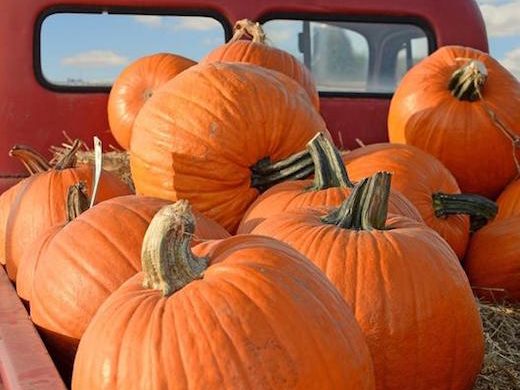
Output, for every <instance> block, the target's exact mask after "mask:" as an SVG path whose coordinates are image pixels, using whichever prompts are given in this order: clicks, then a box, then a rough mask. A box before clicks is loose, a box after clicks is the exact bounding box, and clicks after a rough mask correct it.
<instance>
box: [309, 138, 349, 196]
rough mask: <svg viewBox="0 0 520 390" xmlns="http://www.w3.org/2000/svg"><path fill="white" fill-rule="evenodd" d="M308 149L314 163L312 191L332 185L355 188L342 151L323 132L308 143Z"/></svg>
mask: <svg viewBox="0 0 520 390" xmlns="http://www.w3.org/2000/svg"><path fill="white" fill-rule="evenodd" d="M307 149H308V151H309V154H310V155H311V157H312V161H313V163H314V185H313V186H312V187H311V188H310V190H312V191H319V190H324V189H326V188H331V187H340V188H353V187H354V184H352V182H351V181H350V179H349V177H348V173H347V169H346V168H345V164H344V163H343V159H342V158H341V153H340V152H339V150H338V149H337V148H336V146H335V145H334V144H333V143H332V142H331V141H329V140H328V139H327V138H326V137H325V136H324V135H323V133H318V134H317V135H316V136H315V137H314V138H313V139H312V140H311V141H310V142H309V143H308V144H307Z"/></svg>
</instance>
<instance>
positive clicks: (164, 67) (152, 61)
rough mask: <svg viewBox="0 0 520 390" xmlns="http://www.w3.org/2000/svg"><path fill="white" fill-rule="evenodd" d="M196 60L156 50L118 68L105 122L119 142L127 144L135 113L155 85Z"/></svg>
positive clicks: (125, 145)
mask: <svg viewBox="0 0 520 390" xmlns="http://www.w3.org/2000/svg"><path fill="white" fill-rule="evenodd" d="M195 64H196V62H195V61H192V60H190V59H188V58H185V57H182V56H179V55H175V54H170V53H157V54H153V55H149V56H145V57H141V58H139V59H138V60H136V61H134V62H133V63H131V64H130V65H129V66H127V67H126V68H125V69H124V70H123V72H121V74H120V75H119V76H118V77H117V80H116V81H115V83H114V85H113V86H112V89H111V90H110V95H109V98H108V123H109V124H110V130H111V131H112V135H113V136H114V138H115V139H116V141H117V142H118V143H119V145H121V146H122V147H123V148H124V149H128V148H129V147H130V136H131V134H132V126H133V124H134V121H135V117H136V116H137V114H138V113H139V110H140V109H141V107H142V106H143V104H144V103H145V102H146V101H147V100H148V98H149V97H150V96H151V95H152V94H153V93H154V92H155V91H156V90H157V88H159V87H161V86H162V85H163V84H165V83H166V82H167V81H169V80H171V79H172V78H174V77H175V76H177V75H178V74H179V73H180V72H182V71H183V70H185V69H187V68H189V67H190V66H193V65H195Z"/></svg>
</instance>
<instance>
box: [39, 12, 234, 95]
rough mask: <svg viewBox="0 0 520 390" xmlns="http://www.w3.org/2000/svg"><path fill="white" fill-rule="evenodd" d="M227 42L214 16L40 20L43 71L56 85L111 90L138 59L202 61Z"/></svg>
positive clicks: (66, 15)
mask: <svg viewBox="0 0 520 390" xmlns="http://www.w3.org/2000/svg"><path fill="white" fill-rule="evenodd" d="M224 42H225V30H224V27H223V25H222V24H221V23H220V22H219V21H217V20H216V19H213V18H211V17H205V16H171V15H127V14H125V15H123V14H110V13H102V14H94V13H55V14H51V15H49V16H47V17H46V18H45V19H44V20H43V22H42V27H41V32H40V64H41V73H42V75H43V77H44V78H45V80H46V81H47V82H49V83H51V84H54V85H58V86H89V87H90V86H110V85H111V84H112V83H113V81H114V80H115V78H116V77H117V76H118V74H119V73H120V72H121V71H122V69H123V68H124V67H125V66H127V65H128V64H129V63H131V62H132V61H134V60H136V59H137V58H139V57H142V56H145V55H149V54H154V53H158V52H170V53H174V54H179V55H182V56H184V57H188V58H191V59H192V60H195V61H198V60H200V59H201V58H202V57H203V56H204V55H205V54H206V53H208V52H209V51H210V50H212V49H213V48H215V47H217V46H218V45H220V44H222V43H224Z"/></svg>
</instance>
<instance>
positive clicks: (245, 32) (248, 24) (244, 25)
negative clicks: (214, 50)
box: [228, 19, 266, 44]
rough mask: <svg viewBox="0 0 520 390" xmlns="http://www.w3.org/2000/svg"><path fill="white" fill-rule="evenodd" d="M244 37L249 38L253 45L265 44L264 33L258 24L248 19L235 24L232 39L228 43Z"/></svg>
mask: <svg viewBox="0 0 520 390" xmlns="http://www.w3.org/2000/svg"><path fill="white" fill-rule="evenodd" d="M244 37H246V38H251V41H252V42H255V43H262V44H265V43H266V42H265V40H266V37H265V33H264V30H263V29H262V26H261V25H260V23H258V22H257V23H255V22H252V21H251V20H249V19H242V20H239V21H238V22H236V23H235V26H234V27H233V37H231V39H230V40H229V42H228V43H232V42H236V41H239V40H241V39H243V38H244Z"/></svg>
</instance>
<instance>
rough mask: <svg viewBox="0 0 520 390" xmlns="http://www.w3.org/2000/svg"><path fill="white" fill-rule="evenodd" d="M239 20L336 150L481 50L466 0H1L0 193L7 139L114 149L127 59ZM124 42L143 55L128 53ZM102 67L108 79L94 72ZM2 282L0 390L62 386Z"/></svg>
mask: <svg viewBox="0 0 520 390" xmlns="http://www.w3.org/2000/svg"><path fill="white" fill-rule="evenodd" d="M243 18H249V19H251V20H255V21H258V22H260V23H261V24H262V25H263V28H264V30H265V31H266V34H267V36H268V38H269V40H270V43H271V44H272V45H274V46H279V47H281V48H283V49H285V50H288V51H290V52H291V53H292V54H293V55H295V56H296V57H297V58H299V59H300V60H301V61H302V62H303V63H304V64H305V65H306V66H307V67H309V68H310V70H311V71H312V73H313V75H314V77H315V80H316V83H317V87H318V90H319V93H320V99H321V114H322V115H323V117H324V119H325V121H326V123H327V126H328V129H329V130H330V133H331V134H332V136H333V138H334V140H335V141H336V143H337V144H338V145H339V146H340V147H343V148H350V147H353V146H355V145H356V138H357V139H360V140H362V141H363V142H364V143H367V144H369V143H374V142H380V141H385V140H386V139H387V135H386V134H387V131H386V118H387V112H388V107H389V103H390V99H391V97H392V93H393V91H394V89H395V87H396V85H397V84H398V83H399V80H400V78H401V77H402V75H403V74H404V73H405V72H406V71H407V70H408V69H409V68H411V67H412V66H413V65H414V64H415V63H416V62H417V61H419V60H421V59H422V58H424V57H425V56H427V55H428V54H429V53H431V52H433V51H434V50H435V49H436V48H438V47H440V46H444V45H451V44H457V45H464V46H471V47H474V48H477V49H480V50H483V51H488V44H487V38H486V31H485V27H484V22H483V19H482V16H481V14H480V11H479V8H478V6H477V4H476V2H475V1H474V0H436V1H427V0H416V1H413V2H410V1H407V0H394V1H392V2H388V1H383V0H312V1H308V0H285V1H274V0H264V1H261V2H260V1H257V2H247V1H241V0H220V1H215V0H196V1H193V0H95V1H93V0H73V1H66V2H58V1H56V0H3V1H2V2H0V58H1V59H2V60H1V62H0V193H1V192H2V191H4V190H5V189H6V188H8V187H9V186H10V185H12V184H14V183H15V182H16V180H17V178H18V177H20V176H23V174H24V170H23V167H22V166H21V165H20V164H19V163H18V162H17V161H15V160H13V159H12V158H10V157H9V156H8V151H9V149H10V148H11V147H12V146H13V145H14V144H29V145H31V146H32V147H34V148H35V149H37V150H40V151H44V152H45V151H48V150H49V147H50V146H51V145H59V144H60V143H61V142H63V140H64V139H63V132H66V133H67V134H68V135H69V136H71V137H73V138H81V139H84V140H89V139H92V136H94V135H97V136H99V137H100V138H101V139H102V140H103V141H104V143H105V145H108V144H112V145H115V146H117V143H116V142H115V140H114V139H113V138H112V136H111V133H110V131H109V126H108V121H107V108H106V107H107V99H108V94H109V91H110V85H111V83H112V81H113V79H114V77H115V76H116V75H117V71H118V70H121V69H122V68H123V67H124V65H125V64H126V63H128V62H130V61H132V60H133V59H135V58H132V55H136V53H138V54H140V55H144V54H149V53H152V52H157V51H175V52H176V54H180V55H184V56H186V57H191V58H192V59H194V60H198V59H200V57H199V58H196V57H197V56H202V55H204V54H205V53H206V52H208V51H209V50H210V49H212V48H213V47H215V46H217V45H220V44H222V43H224V42H225V41H226V40H227V39H229V38H230V36H231V33H232V26H233V24H234V22H235V21H236V20H239V19H243ZM167 24H169V25H170V27H171V28H170V30H169V32H168V34H169V35H168V34H166V33H164V35H163V37H164V39H158V40H154V41H153V42H146V38H147V37H152V36H154V35H150V34H149V31H148V30H146V29H154V28H157V27H158V26H160V25H162V26H164V25H167ZM133 42H135V45H134V46H135V47H137V46H139V47H141V48H143V47H144V48H146V49H149V52H148V53H144V52H142V53H139V52H138V51H137V50H135V47H134V48H133V49H134V50H132V47H131V46H132V43H133ZM109 46H110V48H111V50H109V49H107V47H109ZM118 53H123V54H118ZM125 53H128V54H125ZM60 56H61V57H60ZM107 63H108V65H109V66H110V67H111V71H112V73H111V74H108V76H107V75H106V74H103V76H100V74H101V73H100V70H99V68H100V67H101V66H103V64H105V65H106V64H107ZM60 67H61V68H60ZM74 67H76V68H78V67H79V68H81V72H80V73H74V72H73V71H72V69H73V68H74ZM58 69H65V70H70V74H58V72H57V70H58ZM78 74H79V76H78ZM0 287H1V288H0V294H1V296H0V375H1V379H2V381H0V389H1V388H3V387H7V388H13V389H14V388H38V389H40V388H46V389H47V388H48V389H58V388H60V387H63V384H62V383H60V378H59V376H58V375H57V373H56V370H55V368H54V367H53V366H52V363H51V361H50V359H49V358H48V356H46V351H45V349H44V347H43V344H42V343H41V340H39V338H38V336H37V334H36V332H35V331H34V329H33V328H32V327H31V325H30V322H29V321H28V317H27V314H26V312H25V311H24V309H23V306H22V305H21V304H20V302H19V301H18V299H17V298H16V295H15V294H14V292H13V291H12V288H11V286H10V285H9V282H8V279H7V278H6V277H5V275H4V272H3V269H2V267H0ZM2 382H3V385H2Z"/></svg>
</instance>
